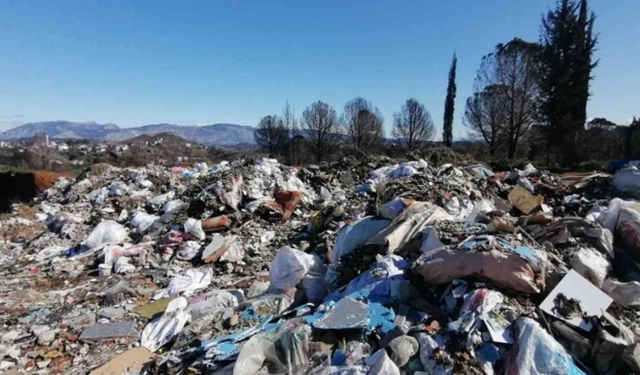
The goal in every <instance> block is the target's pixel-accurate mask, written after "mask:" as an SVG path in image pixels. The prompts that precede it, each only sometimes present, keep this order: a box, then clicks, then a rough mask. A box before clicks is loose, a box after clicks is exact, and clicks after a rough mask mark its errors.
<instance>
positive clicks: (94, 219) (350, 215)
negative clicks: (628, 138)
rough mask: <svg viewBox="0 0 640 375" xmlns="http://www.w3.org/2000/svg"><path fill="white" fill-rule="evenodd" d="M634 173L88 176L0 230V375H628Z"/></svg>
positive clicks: (636, 211) (380, 166) (361, 166)
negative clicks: (9, 373)
mask: <svg viewBox="0 0 640 375" xmlns="http://www.w3.org/2000/svg"><path fill="white" fill-rule="evenodd" d="M420 156H422V157H423V158H421V157H420ZM632 168H633V167H632ZM636 174H637V172H636V171H634V170H632V169H631V170H630V169H623V170H621V171H619V172H618V174H617V175H616V176H609V175H604V174H593V175H588V176H587V175H576V174H574V175H565V176H563V177H560V176H556V175H554V174H552V173H549V172H547V171H543V170H539V169H536V168H535V167H534V166H533V165H527V166H526V167H525V168H524V169H523V170H512V171H500V172H494V171H492V170H491V169H490V168H489V167H487V166H486V165H483V164H478V163H476V162H474V161H472V160H469V159H468V158H466V157H465V156H459V155H456V154H455V153H452V152H451V151H450V150H448V149H446V150H443V149H438V150H432V151H431V152H428V153H423V155H416V157H415V160H409V161H407V160H391V159H389V158H372V159H369V160H366V161H364V162H358V161H356V160H353V159H345V160H342V161H340V162H337V163H332V164H327V165H320V166H309V167H308V168H302V167H288V166H284V165H281V164H280V163H278V161H276V160H274V159H257V160H249V161H243V160H240V161H234V162H231V163H230V162H221V163H219V164H217V165H213V166H211V167H209V166H208V165H207V164H205V163H198V164H197V165H194V166H193V167H192V168H169V169H167V168H164V167H160V166H156V165H149V166H147V167H145V168H116V167H112V166H109V165H96V166H93V167H91V168H89V169H87V170H86V171H85V172H84V173H83V174H82V175H80V176H79V177H78V178H77V179H76V180H75V181H74V180H71V179H69V178H61V179H59V180H58V181H56V182H55V183H53V184H52V185H51V187H50V188H49V189H48V190H46V191H44V192H43V193H42V195H41V196H40V197H39V198H38V200H37V202H36V203H35V204H34V205H32V206H27V205H26V204H14V205H13V207H12V209H13V215H2V216H0V230H2V231H3V232H2V234H3V236H2V242H1V243H0V321H2V322H3V323H2V324H3V327H2V334H1V335H0V355H1V356H2V357H1V358H0V361H1V365H0V368H1V370H2V371H5V370H9V371H14V372H15V373H38V374H45V373H52V374H56V373H63V372H67V373H92V374H106V373H124V372H126V373H137V374H159V373H162V374H178V373H215V374H238V375H241V374H257V373H271V374H285V373H287V374H341V373H350V374H423V373H428V374H497V373H504V374H534V373H546V374H567V373H572V374H582V373H590V374H591V373H592V374H612V373H633V372H638V371H640V354H639V353H640V349H639V348H638V343H637V341H638V340H637V339H636V335H637V334H640V315H638V313H637V311H636V310H637V309H638V308H640V268H639V267H638V265H637V264H638V263H640V240H639V238H640V236H639V235H638V233H640V230H638V228H640V203H639V202H637V201H635V200H633V194H634V192H635V191H636V190H637V187H638V184H637V183H636V182H634V181H636V180H635V176H636ZM616 187H618V188H616ZM637 262H638V263H637ZM534 359H535V360H534Z"/></svg>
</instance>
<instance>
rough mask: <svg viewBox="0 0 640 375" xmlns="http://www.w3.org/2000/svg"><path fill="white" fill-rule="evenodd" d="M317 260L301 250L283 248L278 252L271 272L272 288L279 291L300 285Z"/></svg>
mask: <svg viewBox="0 0 640 375" xmlns="http://www.w3.org/2000/svg"><path fill="white" fill-rule="evenodd" d="M315 262H316V259H315V257H314V256H313V255H310V254H307V253H304V252H302V251H300V250H296V249H292V248H291V247H289V246H283V247H281V248H280V250H278V253H277V254H276V256H275V258H273V262H271V269H270V270H269V280H270V281H271V286H270V287H271V288H275V289H277V290H285V289H290V288H293V287H295V286H296V285H298V283H300V281H302V279H303V278H304V276H305V275H306V274H307V272H308V271H309V269H311V267H312V266H313V265H314V263H315Z"/></svg>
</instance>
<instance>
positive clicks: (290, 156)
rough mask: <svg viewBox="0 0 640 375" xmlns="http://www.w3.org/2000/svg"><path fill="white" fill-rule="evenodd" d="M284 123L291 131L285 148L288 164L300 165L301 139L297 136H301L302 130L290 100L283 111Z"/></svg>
mask: <svg viewBox="0 0 640 375" xmlns="http://www.w3.org/2000/svg"><path fill="white" fill-rule="evenodd" d="M282 122H283V123H284V126H285V128H287V130H288V131H289V139H288V140H287V144H286V146H285V148H286V159H287V164H289V165H294V164H296V165H297V164H300V154H301V151H302V150H301V142H299V137H298V138H296V136H298V135H300V128H299V127H298V119H297V118H296V113H295V109H294V108H293V107H291V105H290V104H289V101H288V100H287V102H286V103H285V105H284V108H283V110H282Z"/></svg>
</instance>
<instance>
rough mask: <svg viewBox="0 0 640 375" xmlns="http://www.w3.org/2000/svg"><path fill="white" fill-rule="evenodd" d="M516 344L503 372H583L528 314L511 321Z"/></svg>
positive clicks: (518, 374) (523, 374)
mask: <svg viewBox="0 0 640 375" xmlns="http://www.w3.org/2000/svg"><path fill="white" fill-rule="evenodd" d="M514 325H515V327H516V331H517V335H518V337H517V340H516V344H515V345H514V346H513V348H512V349H511V351H510V353H509V357H508V358H507V361H506V363H505V371H504V373H505V375H536V374H557V375H565V374H566V375H583V374H584V372H583V371H582V370H580V369H579V368H578V367H577V366H576V364H575V363H574V362H573V359H571V356H570V355H569V354H568V353H567V352H566V351H565V349H564V348H563V347H562V345H560V343H558V342H557V341H556V340H555V339H554V338H553V337H552V336H551V335H549V334H548V333H547V332H546V331H545V330H544V329H542V327H540V324H538V323H537V322H536V321H535V320H533V319H530V318H520V319H518V320H516V322H515V323H514Z"/></svg>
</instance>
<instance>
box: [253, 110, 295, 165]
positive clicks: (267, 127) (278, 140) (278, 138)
mask: <svg viewBox="0 0 640 375" xmlns="http://www.w3.org/2000/svg"><path fill="white" fill-rule="evenodd" d="M253 137H254V139H255V140H256V143H257V144H258V146H260V148H262V149H263V150H264V151H267V152H268V153H269V157H271V158H272V157H274V156H275V155H276V154H277V153H278V152H281V151H282V150H283V148H284V147H285V146H286V144H287V142H288V141H289V129H287V128H286V127H285V125H284V122H283V121H282V119H281V118H280V117H278V116H265V117H263V118H262V119H261V120H260V123H259V124H258V127H257V128H256V130H255V131H254V132H253Z"/></svg>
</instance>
